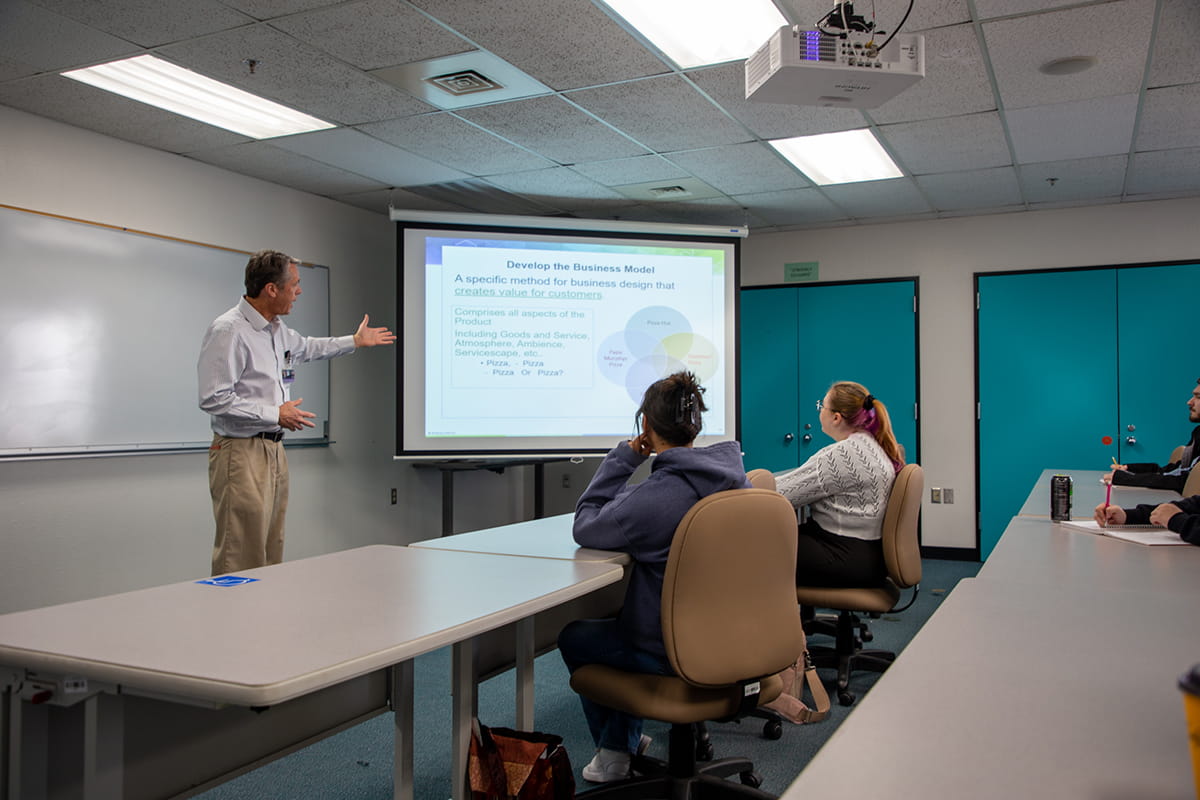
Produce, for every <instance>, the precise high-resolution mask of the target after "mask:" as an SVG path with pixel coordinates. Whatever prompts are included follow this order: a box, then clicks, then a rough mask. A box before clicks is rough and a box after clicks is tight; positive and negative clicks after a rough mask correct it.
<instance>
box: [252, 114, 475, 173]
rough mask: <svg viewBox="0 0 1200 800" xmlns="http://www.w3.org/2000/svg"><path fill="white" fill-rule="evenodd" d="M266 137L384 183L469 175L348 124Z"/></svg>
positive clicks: (285, 147)
mask: <svg viewBox="0 0 1200 800" xmlns="http://www.w3.org/2000/svg"><path fill="white" fill-rule="evenodd" d="M270 141H271V144H273V145H275V146H276V147H279V148H281V149H283V150H290V151H291V152H293V153H299V154H300V155H303V156H308V157H309V158H311V159H313V160H314V161H320V162H321V163H323V164H329V165H330V166H333V167H337V168H339V169H344V170H346V171H348V172H353V173H355V174H358V175H363V176H365V177H368V178H371V179H373V180H375V181H378V182H379V183H381V184H383V185H384V186H419V185H421V184H425V183H444V182H445V181H457V180H462V179H464V178H467V177H469V176H468V175H466V174H465V173H462V172H459V171H458V170H456V169H451V168H450V167H447V166H445V165H443V164H438V163H435V162H433V161H430V160H429V159H427V158H422V157H421V156H418V155H415V154H413V153H409V152H408V151H406V150H401V149H400V148H398V147H393V146H392V145H390V144H387V143H386V142H381V141H379V140H378V139H373V138H371V137H370V136H367V135H366V134H365V133H361V132H359V131H356V130H353V129H351V128H335V129H333V130H328V131H316V132H315V133H301V134H299V135H296V136H283V137H280V138H278V139H272V140H270Z"/></svg>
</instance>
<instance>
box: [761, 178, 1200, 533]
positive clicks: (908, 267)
mask: <svg viewBox="0 0 1200 800" xmlns="http://www.w3.org/2000/svg"><path fill="white" fill-rule="evenodd" d="M1197 221H1200V199H1194V198H1193V199H1186V200H1166V201H1157V202H1146V203H1124V204H1120V205H1115V204H1114V205H1106V206H1092V207H1087V208H1071V209H1058V210H1053V211H1037V212H1027V213H1018V214H1002V215H992V216H983V217H970V218H955V219H943V220H925V221H920V222H908V223H894V224H887V225H868V226H857V227H846V228H836V229H826V230H819V231H802V232H792V233H774V234H762V235H755V234H754V233H753V231H752V232H751V235H750V237H749V238H748V239H747V240H746V244H745V246H744V248H743V251H742V252H743V263H742V285H743V286H754V285H764V284H779V283H783V265H784V264H785V263H788V262H803V261H817V262H819V264H820V267H819V269H820V274H819V277H820V279H821V280H823V281H840V280H859V279H868V278H883V277H901V276H904V277H907V276H917V277H918V278H919V279H920V311H921V313H920V334H919V335H920V370H921V382H920V392H921V462H922V465H923V466H924V467H925V480H926V485H927V486H941V487H950V488H953V489H954V490H955V503H954V505H932V504H930V503H929V500H928V493H926V499H925V505H924V508H923V510H922V517H923V532H924V542H925V544H927V545H931V546H936V547H972V546H974V541H975V539H974V537H975V520H974V515H975V417H974V408H975V329H974V320H975V317H974V283H973V275H974V273H976V272H996V271H1008V270H1024V269H1050V268H1057V267H1077V266H1089V265H1112V264H1130V263H1141V262H1147V261H1170V260H1200V244H1197V243H1196V242H1195V241H1194V234H1195V228H1196V225H1197ZM1062 301H1063V302H1064V303H1069V302H1071V299H1070V298H1069V297H1064V298H1063V299H1062ZM846 324H847V325H852V324H854V317H853V311H852V310H851V309H847V319H846ZM1081 335H1086V332H1081ZM830 336H831V337H832V338H833V339H834V340H836V336H837V331H830ZM846 377H847V378H850V379H853V378H854V376H853V375H847V376H846ZM881 399H883V400H884V401H885V402H886V401H887V398H886V397H885V398H881ZM1047 466H1050V465H1047ZM1101 466H1103V465H1100V464H1098V465H1097V467H1096V468H1097V469H1099V468H1100V467H1101Z"/></svg>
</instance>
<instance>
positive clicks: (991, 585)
mask: <svg viewBox="0 0 1200 800" xmlns="http://www.w3.org/2000/svg"><path fill="white" fill-rule="evenodd" d="M1055 472H1056V471H1055V470H1047V471H1046V472H1045V473H1044V474H1043V476H1042V479H1040V480H1039V481H1038V484H1037V485H1036V486H1035V487H1034V488H1033V491H1032V492H1031V494H1030V497H1029V500H1028V501H1027V502H1026V509H1029V510H1032V509H1033V508H1035V507H1036V509H1037V510H1038V511H1042V509H1043V506H1044V512H1043V513H1040V514H1038V515H1036V516H1035V515H1027V516H1017V517H1015V518H1014V519H1013V520H1012V522H1011V523H1010V524H1009V526H1008V528H1007V529H1006V530H1005V532H1004V534H1003V536H1001V538H1000V541H999V543H998V544H997V545H996V548H995V549H994V550H993V552H992V554H991V556H990V557H989V559H988V561H987V563H986V564H985V565H984V566H983V568H982V569H981V570H980V572H979V576H978V577H977V578H973V579H967V580H963V581H960V582H959V584H958V585H957V586H956V587H955V588H954V590H953V591H952V592H951V593H950V594H949V596H948V597H947V598H946V600H945V601H944V603H943V604H942V606H941V607H940V608H939V609H938V610H937V611H936V612H935V613H934V614H933V616H932V617H931V618H930V619H929V621H928V622H926V624H925V625H924V627H922V629H921V630H920V631H919V632H918V633H917V635H916V636H915V637H914V638H913V640H912V641H911V642H910V643H909V644H908V646H907V647H905V649H904V651H903V652H902V653H901V654H900V656H899V657H898V658H897V659H896V662H895V663H894V664H893V665H892V666H891V667H890V668H889V669H888V671H887V672H886V673H884V674H883V675H882V676H881V677H880V679H879V681H878V682H877V683H876V684H875V685H874V686H873V687H872V688H871V690H870V692H868V693H867V694H866V695H865V696H864V697H863V698H861V699H860V700H859V703H858V706H857V707H856V708H855V710H854V712H853V713H852V714H851V715H850V717H849V718H848V719H847V720H846V721H845V722H843V723H842V725H841V726H840V727H839V728H838V730H837V731H836V732H835V733H834V735H833V736H832V737H830V739H829V741H828V742H827V743H826V744H825V746H824V747H823V748H822V749H821V750H820V751H819V752H818V753H817V755H816V756H815V757H814V758H813V760H812V761H811V762H810V763H809V764H808V766H807V767H806V768H805V769H804V771H803V772H801V773H800V775H799V777H798V778H797V779H796V780H795V782H794V783H793V784H792V785H791V786H790V787H789V788H788V790H787V791H786V792H785V793H784V795H783V798H784V800H808V798H812V797H860V798H874V797H896V796H904V797H971V798H983V799H984V800H987V799H988V798H1008V797H1064V798H1065V797H1070V798H1097V800H1108V798H1126V797H1137V798H1154V800H1166V799H1167V798H1180V799H1181V800H1182V798H1194V797H1195V796H1196V788H1195V787H1194V786H1193V780H1192V767H1191V761H1190V757H1189V750H1188V738H1187V727H1186V723H1185V721H1184V713H1183V702H1182V699H1181V696H1180V692H1179V690H1178V688H1177V686H1176V680H1177V678H1178V677H1179V675H1180V674H1182V673H1183V672H1185V671H1187V670H1188V669H1190V668H1191V666H1192V665H1193V664H1195V663H1197V662H1200V613H1198V609H1200V605H1198V603H1197V601H1200V548H1197V547H1183V546H1178V547H1163V546H1158V547H1152V546H1147V545H1142V544H1135V543H1131V542H1125V541H1120V540H1116V539H1112V538H1110V537H1107V536H1102V535H1098V534H1092V533H1088V532H1085V531H1082V530H1078V529H1072V528H1069V527H1065V526H1062V525H1059V524H1056V523H1052V522H1051V521H1050V520H1049V518H1048V516H1049V493H1048V489H1049V476H1050V475H1053V474H1055ZM1073 474H1074V475H1076V476H1077V477H1076V481H1077V483H1076V500H1077V503H1078V501H1079V500H1081V499H1082V500H1083V502H1084V503H1086V504H1087V509H1086V514H1085V513H1083V510H1082V509H1081V508H1080V506H1079V505H1078V504H1077V505H1076V513H1075V514H1074V516H1075V517H1077V518H1079V517H1083V518H1088V517H1090V515H1091V509H1092V508H1094V506H1095V505H1097V504H1098V503H1102V502H1104V487H1103V486H1102V485H1101V484H1100V483H1099V476H1100V475H1101V474H1102V473H1100V472H1095V473H1093V474H1092V475H1091V476H1090V477H1091V479H1092V482H1094V483H1095V489H1093V487H1092V486H1091V484H1090V483H1087V482H1085V478H1086V477H1087V476H1081V475H1080V473H1079V472H1077V471H1076V472H1074V473H1073ZM1081 485H1082V486H1084V487H1085V489H1084V491H1082V492H1081V491H1080V490H1079V487H1080V486H1081ZM1120 488H1121V487H1114V490H1113V498H1112V502H1113V503H1114V504H1121V505H1127V506H1128V505H1134V504H1136V503H1139V502H1168V501H1169V500H1171V499H1174V498H1175V497H1177V495H1174V493H1168V495H1167V496H1166V497H1162V498H1159V497H1157V496H1154V495H1150V494H1147V493H1153V492H1155V491H1156V490H1148V489H1123V490H1122V492H1123V496H1120V498H1119V499H1118V497H1119V496H1118V490H1119V489H1120ZM1096 490H1098V495H1099V496H1098V499H1096V497H1095V493H1096Z"/></svg>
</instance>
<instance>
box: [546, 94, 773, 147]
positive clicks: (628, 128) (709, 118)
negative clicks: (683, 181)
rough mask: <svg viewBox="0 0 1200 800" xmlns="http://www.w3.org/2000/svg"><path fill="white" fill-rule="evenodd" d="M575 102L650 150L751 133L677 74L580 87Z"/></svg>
mask: <svg viewBox="0 0 1200 800" xmlns="http://www.w3.org/2000/svg"><path fill="white" fill-rule="evenodd" d="M566 97H567V99H568V100H569V101H571V102H573V103H578V104H579V105H580V106H583V108H584V109H586V110H587V111H590V112H591V113H592V114H595V115H596V116H597V117H599V118H601V119H603V120H604V121H605V122H607V123H608V124H610V125H612V126H613V127H615V128H617V129H618V130H621V131H623V132H625V133H626V134H628V135H629V136H630V137H631V138H633V139H635V140H637V141H638V142H641V143H642V144H644V145H645V146H646V147H648V148H650V149H651V150H658V151H660V152H661V151H666V150H691V149H694V148H699V147H712V146H714V145H721V144H736V143H738V142H746V141H750V140H751V139H753V138H754V137H753V136H752V135H751V134H750V132H749V131H747V130H746V129H745V127H743V126H742V125H741V124H740V123H738V122H737V121H735V120H732V119H730V118H729V116H727V115H726V114H724V113H723V112H722V111H721V110H720V109H718V108H717V107H716V106H714V105H713V104H712V102H711V101H710V100H709V99H708V98H706V97H705V96H704V95H702V94H700V92H698V91H696V89H695V88H694V87H692V85H691V84H689V83H688V82H687V81H685V80H684V79H683V78H681V77H679V76H678V75H667V76H664V77H660V78H648V79H646V80H642V81H633V82H631V83H622V84H620V85H617V86H602V87H599V88H596V89H582V90H580V91H577V92H571V93H569V94H567V95H566Z"/></svg>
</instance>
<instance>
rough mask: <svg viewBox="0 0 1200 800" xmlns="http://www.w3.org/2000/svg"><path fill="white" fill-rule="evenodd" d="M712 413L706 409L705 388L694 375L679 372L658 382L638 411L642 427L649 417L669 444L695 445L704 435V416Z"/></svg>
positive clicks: (651, 426) (645, 397)
mask: <svg viewBox="0 0 1200 800" xmlns="http://www.w3.org/2000/svg"><path fill="white" fill-rule="evenodd" d="M704 411H708V406H706V405H704V387H703V386H701V385H700V382H699V381H697V380H696V376H695V375H693V374H692V373H690V372H676V373H675V374H674V375H668V376H667V377H665V378H663V379H662V380H658V381H655V382H654V383H652V384H650V386H649V388H647V389H646V393H645V394H643V395H642V405H641V406H640V407H639V408H638V410H637V420H638V422H639V423H640V421H641V418H642V415H643V414H644V415H645V416H646V425H648V426H649V427H650V428H651V429H652V430H653V431H654V432H655V433H656V434H658V436H659V438H661V439H662V440H663V441H665V442H666V443H667V444H670V445H675V446H683V445H689V444H691V443H692V442H693V441H694V440H695V438H696V437H697V436H699V435H700V427H701V419H700V414H701V413H702V412H704Z"/></svg>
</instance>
